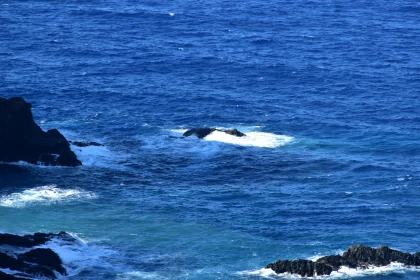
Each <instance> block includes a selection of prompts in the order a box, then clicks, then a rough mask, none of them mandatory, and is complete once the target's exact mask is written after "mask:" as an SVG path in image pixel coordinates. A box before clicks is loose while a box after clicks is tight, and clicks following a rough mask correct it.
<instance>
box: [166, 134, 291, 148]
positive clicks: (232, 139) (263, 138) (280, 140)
mask: <svg viewBox="0 0 420 280" xmlns="http://www.w3.org/2000/svg"><path fill="white" fill-rule="evenodd" d="M171 131H172V132H175V133H177V134H183V133H184V132H185V131H186V130H180V129H176V130H171ZM244 133H245V134H246V136H244V137H236V136H233V135H229V134H226V133H224V132H221V131H214V132H212V133H211V134H209V135H207V136H206V137H205V138H204V141H209V142H220V143H225V144H233V145H238V146H243V147H260V148H278V147H281V146H284V145H286V144H289V143H291V142H293V141H294V139H295V138H294V137H292V136H288V135H279V134H274V133H268V132H257V131H249V132H248V131H246V130H244ZM191 137H194V136H191Z"/></svg>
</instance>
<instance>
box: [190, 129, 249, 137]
mask: <svg viewBox="0 0 420 280" xmlns="http://www.w3.org/2000/svg"><path fill="white" fill-rule="evenodd" d="M214 131H221V132H224V133H226V134H229V135H233V136H237V137H243V136H246V134H245V133H242V132H240V131H239V130H237V129H236V128H235V129H217V128H210V127H201V128H192V129H189V130H187V131H186V132H184V134H183V136H184V137H188V136H191V135H193V134H194V135H195V136H197V137H198V138H204V137H206V136H207V135H209V134H210V133H212V132H214Z"/></svg>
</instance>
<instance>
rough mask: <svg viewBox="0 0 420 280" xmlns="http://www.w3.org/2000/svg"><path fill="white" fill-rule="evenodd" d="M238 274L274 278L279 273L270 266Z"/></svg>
mask: <svg viewBox="0 0 420 280" xmlns="http://www.w3.org/2000/svg"><path fill="white" fill-rule="evenodd" d="M238 274H239V275H241V276H246V275H250V276H259V277H264V278H272V277H273V276H278V274H276V273H275V272H274V271H273V270H272V269H270V268H262V269H258V270H253V271H249V270H246V271H241V272H238Z"/></svg>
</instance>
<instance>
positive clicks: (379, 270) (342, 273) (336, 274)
mask: <svg viewBox="0 0 420 280" xmlns="http://www.w3.org/2000/svg"><path fill="white" fill-rule="evenodd" d="M407 271H420V268H417V267H410V266H405V265H404V264H401V263H391V264H389V265H387V266H370V267H368V268H366V269H362V268H349V267H345V266H342V267H341V268H340V269H339V270H338V271H333V272H332V273H331V275H322V276H316V277H301V276H299V275H296V274H290V273H282V274H276V273H275V272H274V271H273V270H271V269H269V268H263V269H258V270H254V271H242V272H238V274H239V275H249V276H258V277H263V278H267V279H326V280H329V279H331V280H341V279H343V280H344V279H349V278H354V277H363V276H370V275H373V276H375V275H387V274H390V273H405V272H407Z"/></svg>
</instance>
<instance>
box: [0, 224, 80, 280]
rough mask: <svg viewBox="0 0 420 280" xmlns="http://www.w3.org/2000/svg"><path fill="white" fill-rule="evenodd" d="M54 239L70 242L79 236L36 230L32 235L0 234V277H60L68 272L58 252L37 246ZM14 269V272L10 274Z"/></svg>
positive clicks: (6, 278)
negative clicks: (37, 231) (38, 231)
mask: <svg viewBox="0 0 420 280" xmlns="http://www.w3.org/2000/svg"><path fill="white" fill-rule="evenodd" d="M54 238H58V239H61V240H64V241H68V242H74V241H76V239H75V238H74V237H72V236H71V235H69V234H68V233H66V232H59V233H58V234H54V233H35V234H32V235H24V236H20V235H14V234H9V233H1V234H0V246H1V247H0V248H1V249H0V269H3V271H1V270H0V279H5V280H8V279H12V280H13V279H34V278H37V277H44V278H46V279H57V276H59V275H62V276H65V275H67V271H66V269H65V268H64V267H63V263H62V261H61V259H60V257H59V255H58V254H57V253H56V252H54V251H53V250H51V249H49V248H34V247H35V246H39V245H44V244H46V243H48V242H49V241H51V240H52V239H54ZM8 271H13V273H8Z"/></svg>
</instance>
